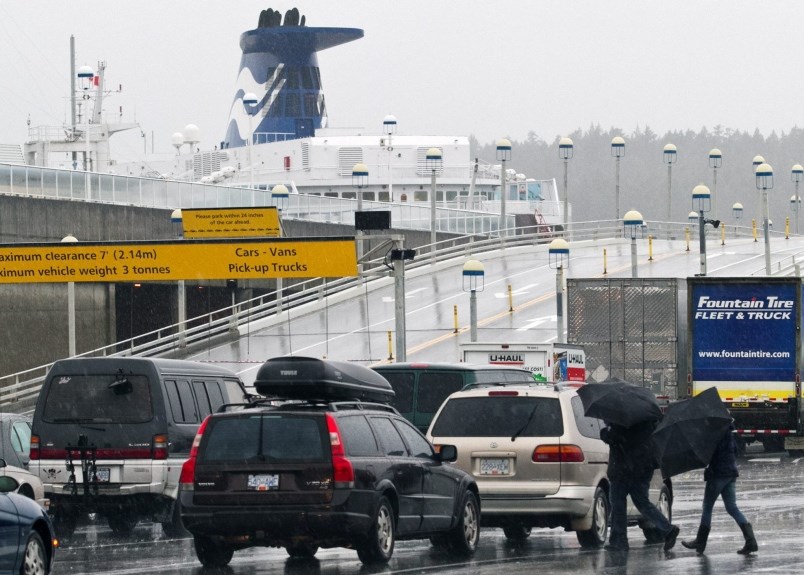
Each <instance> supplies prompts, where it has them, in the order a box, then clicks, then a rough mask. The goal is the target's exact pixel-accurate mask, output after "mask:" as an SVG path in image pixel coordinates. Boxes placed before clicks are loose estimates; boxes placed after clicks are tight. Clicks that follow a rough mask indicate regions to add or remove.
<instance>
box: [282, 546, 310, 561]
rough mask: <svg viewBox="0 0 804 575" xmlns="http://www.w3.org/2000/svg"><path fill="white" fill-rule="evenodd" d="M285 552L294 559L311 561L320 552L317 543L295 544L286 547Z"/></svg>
mask: <svg viewBox="0 0 804 575" xmlns="http://www.w3.org/2000/svg"><path fill="white" fill-rule="evenodd" d="M285 551H287V552H288V555H290V556H291V557H293V558H294V559H310V558H312V557H315V554H316V553H317V552H318V545H316V544H315V543H295V544H293V545H288V546H287V547H285Z"/></svg>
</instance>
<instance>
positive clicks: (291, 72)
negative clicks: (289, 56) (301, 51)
mask: <svg viewBox="0 0 804 575" xmlns="http://www.w3.org/2000/svg"><path fill="white" fill-rule="evenodd" d="M285 80H286V81H287V82H286V88H290V89H291V90H298V89H299V69H298V68H290V67H288V68H285Z"/></svg>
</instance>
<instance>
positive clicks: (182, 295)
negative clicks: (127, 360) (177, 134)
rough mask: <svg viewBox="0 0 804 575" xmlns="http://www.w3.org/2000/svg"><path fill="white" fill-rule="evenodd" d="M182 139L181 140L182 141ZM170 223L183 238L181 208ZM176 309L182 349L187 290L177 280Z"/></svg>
mask: <svg viewBox="0 0 804 575" xmlns="http://www.w3.org/2000/svg"><path fill="white" fill-rule="evenodd" d="M183 139H184V138H182V140H183ZM170 221H171V223H172V224H173V225H174V227H175V228H176V237H177V238H183V237H184V227H183V218H182V214H181V208H176V209H175V210H173V211H172V212H171V213H170ZM177 284H178V285H177V293H176V300H177V308H178V314H177V315H178V320H179V321H178V325H179V333H178V336H179V347H180V348H184V347H186V346H187V288H186V285H185V280H178V282H177Z"/></svg>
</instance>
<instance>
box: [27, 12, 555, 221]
mask: <svg viewBox="0 0 804 575" xmlns="http://www.w3.org/2000/svg"><path fill="white" fill-rule="evenodd" d="M362 37H363V31H362V30H360V29H357V28H329V27H310V26H307V21H306V18H305V16H302V15H300V14H299V11H298V10H297V9H295V8H294V9H292V10H288V11H287V12H286V13H285V14H284V15H283V14H281V13H279V12H277V11H274V10H271V9H268V10H263V11H262V12H261V14H260V17H259V20H258V25H257V27H256V28H255V29H253V30H248V31H246V32H244V33H242V34H241V36H240V48H241V50H242V56H241V60H240V69H239V74H238V77H237V83H236V87H235V94H234V98H233V101H232V105H231V108H230V110H229V121H228V124H227V127H226V132H225V135H224V137H223V139H222V140H221V141H220V143H219V144H218V145H216V146H215V147H214V148H213V149H212V150H201V149H199V148H197V147H196V146H197V144H198V143H199V137H198V128H197V127H196V126H195V125H192V124H190V125H188V126H187V127H186V128H185V129H184V131H183V132H177V133H175V134H173V136H172V141H171V144H172V145H173V146H174V147H175V149H176V155H175V156H173V157H170V158H167V159H165V158H164V156H163V157H162V158H161V159H155V158H148V159H146V160H145V161H143V160H142V159H137V161H135V162H130V163H127V162H121V161H118V160H115V159H113V158H112V157H111V153H110V147H109V138H110V137H111V136H112V135H113V134H115V133H116V132H118V131H120V130H125V129H132V128H138V125H137V124H123V123H115V122H114V121H109V120H107V118H105V117H104V115H103V113H102V111H103V99H104V95H107V94H108V91H107V90H106V89H105V86H104V73H105V68H106V65H105V63H103V62H100V63H99V65H98V69H97V73H95V72H94V71H93V72H92V73H91V74H90V73H88V72H87V71H84V74H83V75H84V78H83V80H84V82H83V85H81V86H78V87H74V89H73V94H74V96H73V109H74V110H76V109H77V113H74V114H73V116H72V123H71V125H67V126H58V127H47V126H44V127H43V126H39V127H32V128H29V138H28V142H26V143H25V145H24V161H25V163H27V164H30V165H37V166H44V167H62V168H64V167H71V168H72V169H74V170H87V171H92V172H99V173H115V174H120V175H129V176H138V177H150V178H159V179H170V180H179V181H191V182H200V183H203V184H209V185H219V186H230V187H241V188H249V189H252V190H257V191H262V192H270V191H271V190H272V189H273V188H274V186H276V185H277V184H284V185H285V186H286V187H287V188H288V190H290V192H291V193H296V194H309V195H315V196H324V197H332V198H344V199H354V198H356V197H357V194H358V193H360V195H361V197H360V199H361V200H364V201H373V202H389V203H393V204H397V205H399V204H405V203H407V204H413V205H416V204H418V205H430V204H431V194H432V193H433V187H435V194H436V204H437V205H438V206H439V207H440V208H455V209H462V210H474V211H480V212H488V213H500V212H501V210H504V211H505V213H506V214H510V215H516V220H517V225H518V226H521V225H547V226H556V225H560V223H561V222H563V211H562V209H563V206H562V204H561V202H560V201H559V197H558V190H557V187H556V183H555V180H554V179H546V180H536V179H532V178H528V177H526V176H525V175H523V174H521V173H518V172H517V171H516V170H514V169H512V168H506V167H505V166H506V164H505V163H504V162H503V163H501V164H491V163H484V162H481V161H479V160H478V159H476V158H472V154H471V150H470V143H469V138H468V137H467V136H429V135H406V134H400V133H397V131H396V127H397V125H396V118H395V117H394V116H393V115H391V114H389V115H387V116H386V117H385V118H383V120H382V123H380V122H379V121H378V122H377V129H376V130H355V129H339V128H335V127H331V126H330V122H329V117H328V112H327V108H326V101H325V97H324V90H323V87H322V77H323V74H322V72H321V69H320V68H319V65H318V57H317V53H318V52H319V51H321V50H324V49H327V48H332V47H335V46H338V45H340V44H343V43H346V42H351V41H354V40H358V39H360V38H362ZM81 71H82V70H81V69H79V70H78V73H77V74H75V73H74V74H73V77H74V78H76V77H78V79H79V80H82V78H81V76H82V74H81ZM90 104H91V105H92V106H93V110H92V112H90ZM82 106H83V110H82ZM433 149H436V150H438V152H439V153H440V155H441V160H440V162H438V163H437V165H435V167H434V164H433V163H432V162H428V159H427V156H428V151H432V150H433ZM360 164H362V165H363V166H364V167H365V171H366V172H367V173H368V177H367V178H365V179H364V180H363V182H362V185H360V186H359V187H357V186H356V185H355V182H354V180H353V171H354V168H355V166H356V165H360ZM434 171H435V177H433V176H434V174H433V172H434ZM501 172H504V173H501ZM433 182H435V183H434V185H433ZM501 190H502V191H501ZM503 193H504V194H505V201H504V202H503V201H502V200H503V197H502V194H503ZM251 195H252V197H254V198H257V199H255V200H254V201H255V202H257V203H259V202H260V201H261V200H260V199H259V198H264V197H265V196H269V195H270V194H259V193H257V194H254V193H252V194H251ZM246 197H247V195H246Z"/></svg>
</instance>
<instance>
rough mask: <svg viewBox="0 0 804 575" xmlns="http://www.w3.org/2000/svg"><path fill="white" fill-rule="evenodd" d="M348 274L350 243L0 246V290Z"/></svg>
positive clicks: (353, 265)
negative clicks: (41, 285)
mask: <svg viewBox="0 0 804 575" xmlns="http://www.w3.org/2000/svg"><path fill="white" fill-rule="evenodd" d="M354 275H357V259H356V252H355V242H354V238H307V239H302V240H299V239H290V238H286V239H272V240H240V241H221V240H185V241H170V242H137V243H121V242H100V243H91V244H90V243H87V244H82V243H80V242H79V243H70V244H62V243H59V244H39V245H32V244H17V245H14V246H13V247H0V283H53V282H98V281H107V282H125V281H160V280H161V281H173V280H180V279H184V280H192V279H197V280H202V279H268V278H312V277H348V276H354Z"/></svg>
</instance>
